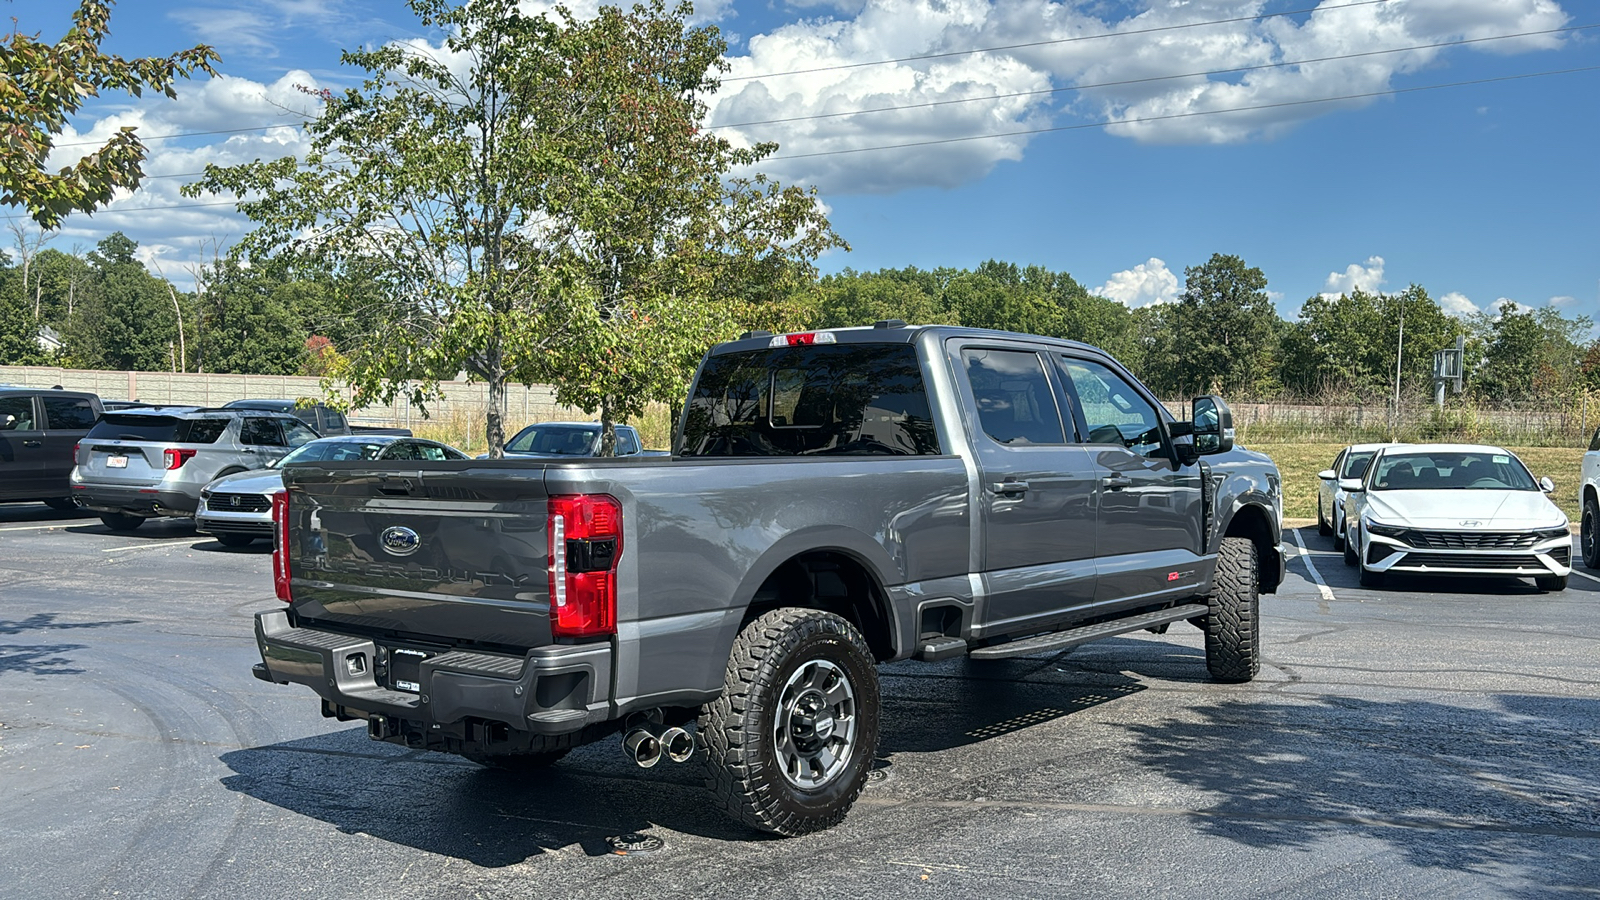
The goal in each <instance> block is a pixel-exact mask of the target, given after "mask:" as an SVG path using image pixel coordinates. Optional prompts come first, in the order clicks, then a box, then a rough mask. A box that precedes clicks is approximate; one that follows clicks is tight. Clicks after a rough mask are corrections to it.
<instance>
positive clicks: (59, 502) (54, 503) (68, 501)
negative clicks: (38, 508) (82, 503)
mask: <svg viewBox="0 0 1600 900" xmlns="http://www.w3.org/2000/svg"><path fill="white" fill-rule="evenodd" d="M44 505H45V506H48V507H50V508H51V509H53V510H55V511H56V512H72V511H73V510H75V509H77V508H78V504H76V503H73V502H72V498H71V497H51V498H50V499H49V500H46V501H44Z"/></svg>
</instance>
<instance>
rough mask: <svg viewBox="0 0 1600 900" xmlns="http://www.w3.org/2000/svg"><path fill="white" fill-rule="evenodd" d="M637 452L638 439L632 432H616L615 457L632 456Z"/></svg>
mask: <svg viewBox="0 0 1600 900" xmlns="http://www.w3.org/2000/svg"><path fill="white" fill-rule="evenodd" d="M638 452H639V437H638V435H636V434H634V433H633V432H632V431H618V432H617V455H618V456H632V455H633V454H635V453H638Z"/></svg>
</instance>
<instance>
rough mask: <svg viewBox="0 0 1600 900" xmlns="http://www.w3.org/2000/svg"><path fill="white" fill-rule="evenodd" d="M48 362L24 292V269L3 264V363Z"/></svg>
mask: <svg viewBox="0 0 1600 900" xmlns="http://www.w3.org/2000/svg"><path fill="white" fill-rule="evenodd" d="M0 259H4V257H3V256H0ZM44 361H45V354H44V351H43V350H41V349H40V348H39V326H38V324H37V320H36V319H34V317H33V306H32V304H31V302H30V301H29V300H28V298H27V297H25V296H24V295H23V292H22V272H21V270H20V269H14V268H11V267H10V266H9V265H6V266H0V366H34V365H39V364H41V363H43V362H44Z"/></svg>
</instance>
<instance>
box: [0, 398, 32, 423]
mask: <svg viewBox="0 0 1600 900" xmlns="http://www.w3.org/2000/svg"><path fill="white" fill-rule="evenodd" d="M0 416H12V417H14V418H15V419H16V420H17V421H16V422H14V423H12V425H11V430H13V431H34V430H35V429H36V427H37V426H35V425H34V423H33V398H32V397H0Z"/></svg>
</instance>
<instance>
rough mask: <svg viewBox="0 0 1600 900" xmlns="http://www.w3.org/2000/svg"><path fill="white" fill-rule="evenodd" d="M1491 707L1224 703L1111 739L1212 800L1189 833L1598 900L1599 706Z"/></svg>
mask: <svg viewBox="0 0 1600 900" xmlns="http://www.w3.org/2000/svg"><path fill="white" fill-rule="evenodd" d="M1493 700H1494V702H1495V704H1496V706H1497V708H1491V709H1483V708H1470V707H1465V706H1461V707H1458V706H1450V705H1446V704H1442V703H1436V702H1429V701H1417V700H1405V701H1394V702H1384V701H1372V700H1365V699H1357V698H1352V697H1337V696H1324V697H1320V698H1314V699H1307V700H1304V701H1298V702H1295V701H1288V700H1285V701H1282V702H1279V701H1254V702H1229V703H1224V704H1218V705H1213V706H1208V707H1201V708H1198V709H1193V710H1191V711H1190V714H1188V715H1186V716H1185V718H1184V719H1183V720H1181V721H1179V720H1168V721H1156V722H1134V723H1126V724H1121V725H1119V726H1117V727H1120V728H1122V729H1125V730H1126V731H1127V732H1128V733H1130V734H1131V735H1132V736H1133V737H1135V738H1136V740H1134V741H1133V742H1132V744H1131V750H1130V753H1131V761H1132V762H1134V763H1136V764H1137V765H1139V766H1140V767H1142V768H1143V769H1145V770H1146V771H1147V772H1149V773H1152V774H1154V775H1158V776H1160V777H1161V778H1162V779H1166V780H1168V781H1170V782H1172V783H1176V784H1178V785H1182V786H1185V787H1186V788H1188V789H1191V790H1185V791H1179V792H1178V793H1179V794H1180V795H1182V794H1191V793H1193V792H1194V791H1200V792H1203V796H1206V797H1208V798H1210V799H1211V801H1212V802H1207V803H1206V804H1205V805H1204V807H1203V808H1202V809H1198V810H1196V811H1195V812H1194V813H1193V818H1192V821H1193V827H1194V828H1196V829H1197V830H1199V831H1200V832H1201V833H1204V834H1209V835H1214V836H1219V837H1224V838H1227V839H1229V840H1232V841H1235V842H1238V843H1240V844H1244V845H1247V846H1250V847H1255V848H1262V849H1269V850H1298V851H1306V852H1313V853H1314V852H1317V851H1318V850H1320V849H1321V848H1322V847H1326V846H1334V845H1339V844H1343V845H1347V846H1348V845H1350V844H1351V843H1352V841H1353V840H1354V839H1361V840H1364V841H1368V842H1374V843H1376V844H1382V845H1384V846H1385V847H1387V848H1389V850H1390V852H1392V853H1393V854H1395V855H1397V856H1398V857H1399V858H1400V859H1402V860H1403V861H1404V862H1405V863H1406V864H1407V865H1409V866H1411V867H1414V868H1418V869H1434V870H1439V871H1441V872H1456V873H1465V874H1467V875H1470V876H1471V877H1473V878H1475V879H1483V880H1482V881H1479V882H1477V883H1478V884H1479V885H1480V886H1481V885H1485V884H1492V885H1495V888H1494V889H1495V890H1496V891H1499V890H1504V891H1506V894H1505V895H1506V896H1524V897H1529V898H1533V897H1540V898H1550V897H1573V898H1576V897H1580V896H1581V897H1592V896H1594V885H1595V884H1597V883H1600V754H1596V753H1595V752H1594V747H1595V745H1596V742H1597V741H1600V701H1596V700H1591V699H1576V698H1566V697H1549V696H1523V695H1515V694H1502V695H1497V696H1495V697H1493ZM1195 716H1198V717H1199V718H1198V720H1195V718H1194V717H1195ZM1377 852H1381V851H1377ZM1361 853H1362V855H1363V856H1371V855H1375V851H1373V850H1371V849H1367V850H1363V851H1361ZM1443 884H1446V882H1441V885H1443ZM1458 886H1459V885H1458ZM1441 889H1443V890H1446V891H1447V892H1448V891H1451V890H1452V889H1450V888H1441Z"/></svg>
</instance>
